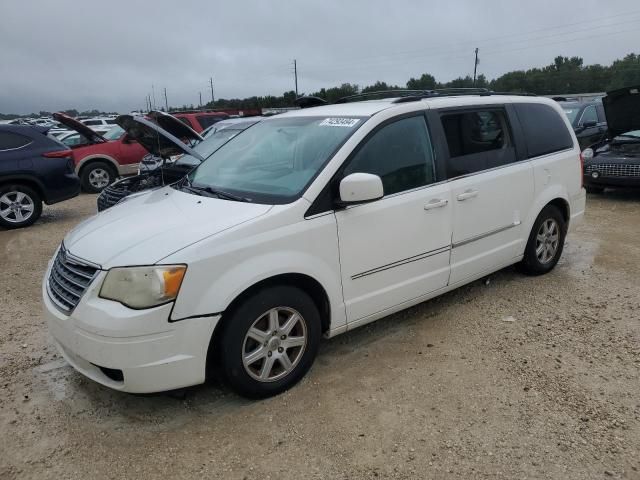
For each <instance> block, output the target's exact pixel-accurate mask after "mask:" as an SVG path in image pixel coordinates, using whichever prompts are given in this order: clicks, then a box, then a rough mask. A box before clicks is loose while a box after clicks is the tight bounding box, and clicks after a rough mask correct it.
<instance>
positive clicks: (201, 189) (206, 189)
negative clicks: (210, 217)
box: [182, 181, 251, 202]
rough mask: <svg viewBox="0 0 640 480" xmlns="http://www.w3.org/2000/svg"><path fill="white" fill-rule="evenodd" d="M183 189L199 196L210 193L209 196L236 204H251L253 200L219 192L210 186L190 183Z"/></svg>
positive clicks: (222, 191)
mask: <svg viewBox="0 0 640 480" xmlns="http://www.w3.org/2000/svg"><path fill="white" fill-rule="evenodd" d="M187 182H188V181H187ZM182 188H183V189H185V190H188V191H190V192H193V193H196V194H198V195H202V194H203V193H208V194H209V195H214V196H216V197H218V198H221V199H223V200H233V201H235V202H251V199H250V198H248V197H243V196H240V195H236V194H234V193H229V192H226V191H224V190H219V189H217V188H213V187H210V186H208V185H193V184H192V183H190V182H189V183H186V184H185V185H183V186H182Z"/></svg>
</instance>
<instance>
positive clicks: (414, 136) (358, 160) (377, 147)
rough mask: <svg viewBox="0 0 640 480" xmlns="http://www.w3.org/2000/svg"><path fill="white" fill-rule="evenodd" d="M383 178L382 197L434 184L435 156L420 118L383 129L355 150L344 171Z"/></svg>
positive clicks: (422, 118)
mask: <svg viewBox="0 0 640 480" xmlns="http://www.w3.org/2000/svg"><path fill="white" fill-rule="evenodd" d="M352 173H371V174H374V175H378V176H379V177H380V178H381V179H382V185H383V187H384V194H385V195H391V194H394V193H398V192H403V191H405V190H411V189H413V188H418V187H423V186H425V185H429V184H430V183H433V182H434V181H435V174H434V155H433V148H432V146H431V139H430V138H429V133H428V131H427V125H426V123H425V120H424V117H423V116H416V117H409V118H404V119H402V120H398V121H396V122H393V123H391V124H389V125H386V126H384V127H382V128H381V129H380V130H378V131H377V132H376V133H374V135H373V136H372V137H370V138H369V139H368V140H367V141H366V143H365V144H364V145H363V146H362V148H360V149H359V150H358V152H357V153H356V154H355V156H354V157H353V158H352V159H351V161H350V162H349V164H348V165H347V167H346V168H345V170H344V176H347V175H350V174H352Z"/></svg>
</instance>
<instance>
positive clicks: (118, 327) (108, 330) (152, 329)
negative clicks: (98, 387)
mask: <svg viewBox="0 0 640 480" xmlns="http://www.w3.org/2000/svg"><path fill="white" fill-rule="evenodd" d="M104 275H106V272H101V273H100V274H99V275H98V276H97V278H96V279H95V280H94V281H93V283H92V284H91V285H90V286H89V288H88V289H87V291H86V292H85V294H84V296H83V298H82V299H81V300H80V303H79V304H78V306H77V307H76V308H75V309H74V310H73V312H71V314H69V315H66V314H64V313H62V312H61V311H60V310H58V309H57V308H56V306H55V305H54V304H53V302H52V301H51V300H50V298H49V295H48V293H47V289H46V282H47V279H48V277H49V271H47V275H46V276H45V279H44V281H43V285H42V297H43V303H44V315H45V317H46V319H47V323H48V326H49V332H50V333H51V336H52V337H53V340H54V342H55V344H56V346H57V347H58V349H59V351H60V353H61V354H62V356H63V357H64V358H65V359H66V360H67V362H69V363H70V364H71V366H73V367H74V368H75V369H76V370H78V371H79V372H80V373H82V374H83V375H85V376H87V377H89V378H91V379H92V380H94V381H96V382H98V383H101V384H103V385H106V386H108V387H111V388H113V389H116V390H121V391H123V392H130V393H151V392H161V391H167V390H174V389H177V388H182V387H187V386H190V385H197V384H200V383H203V382H204V381H205V373H206V363H207V351H208V348H209V341H210V339H211V336H212V334H213V330H214V328H215V326H216V324H217V322H218V321H219V319H220V316H219V315H217V316H210V317H196V318H189V319H185V320H181V321H178V322H169V315H170V313H171V308H172V304H168V305H162V306H159V307H155V308H150V309H145V310H132V309H130V308H127V307H125V306H123V305H121V304H119V303H117V302H113V301H110V300H105V299H102V298H99V297H98V292H99V286H100V285H101V283H102V280H103V279H104Z"/></svg>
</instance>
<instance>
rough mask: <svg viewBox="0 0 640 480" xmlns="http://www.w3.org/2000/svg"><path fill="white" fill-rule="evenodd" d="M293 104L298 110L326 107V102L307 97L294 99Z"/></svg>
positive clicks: (318, 98)
mask: <svg viewBox="0 0 640 480" xmlns="http://www.w3.org/2000/svg"><path fill="white" fill-rule="evenodd" d="M294 103H295V104H296V105H297V106H298V107H300V108H310V107H319V106H320V105H326V104H327V101H326V100H324V99H323V98H320V97H314V96H311V95H307V96H304V97H298V98H296V100H295V102H294Z"/></svg>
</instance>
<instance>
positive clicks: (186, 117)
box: [171, 111, 229, 133]
mask: <svg viewBox="0 0 640 480" xmlns="http://www.w3.org/2000/svg"><path fill="white" fill-rule="evenodd" d="M171 115H173V116H174V117H176V118H177V119H179V120H180V121H181V122H183V123H185V124H186V125H187V126H189V127H191V128H192V129H193V130H195V131H196V132H197V133H200V132H202V131H203V130H204V129H206V128H209V127H210V126H211V125H213V124H214V123H216V122H219V121H220V120H226V119H227V118H229V115H228V114H227V113H225V112H207V111H192V112H191V111H190V112H171Z"/></svg>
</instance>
